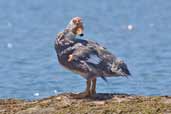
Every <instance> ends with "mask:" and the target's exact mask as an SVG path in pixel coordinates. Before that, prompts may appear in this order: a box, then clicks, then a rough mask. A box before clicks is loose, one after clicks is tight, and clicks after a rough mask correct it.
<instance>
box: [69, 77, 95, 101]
mask: <svg viewBox="0 0 171 114" xmlns="http://www.w3.org/2000/svg"><path fill="white" fill-rule="evenodd" d="M91 82H92V85H91ZM94 94H96V78H95V79H93V80H87V88H86V90H85V91H84V92H81V93H79V94H72V97H73V98H76V99H81V98H86V97H91V96H93V95H94Z"/></svg>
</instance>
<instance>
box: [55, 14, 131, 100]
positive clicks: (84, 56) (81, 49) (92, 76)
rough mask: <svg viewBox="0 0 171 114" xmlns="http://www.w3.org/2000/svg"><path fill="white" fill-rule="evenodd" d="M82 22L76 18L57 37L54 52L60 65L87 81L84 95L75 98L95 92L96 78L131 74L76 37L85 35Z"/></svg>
mask: <svg viewBox="0 0 171 114" xmlns="http://www.w3.org/2000/svg"><path fill="white" fill-rule="evenodd" d="M83 30H84V27H83V22H82V19H81V18H80V17H75V18H73V19H72V20H71V21H70V22H69V24H68V26H67V27H66V29H65V30H64V31H63V32H60V33H59V34H58V35H57V38H56V41H55V50H56V53H57V58H58V61H59V63H60V64H61V65H62V66H64V67H65V68H66V69H68V70H71V71H73V72H75V73H78V74H80V75H81V76H82V77H84V78H85V79H86V80H87V81H86V90H85V92H82V93H79V94H74V95H75V97H76V98H83V97H89V96H92V95H94V94H95V93H96V78H97V77H101V78H102V79H104V80H105V81H106V77H113V76H114V77H115V76H125V77H127V76H128V75H130V72H129V70H128V68H127V65H126V64H125V63H124V61H123V60H121V59H119V58H117V57H116V56H115V55H113V54H112V53H110V52H109V51H108V50H107V49H106V48H104V47H103V46H101V45H99V44H98V43H96V42H93V41H89V40H84V39H80V38H77V37H76V36H83V35H84V34H83Z"/></svg>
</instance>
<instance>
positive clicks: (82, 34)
mask: <svg viewBox="0 0 171 114" xmlns="http://www.w3.org/2000/svg"><path fill="white" fill-rule="evenodd" d="M76 34H78V35H79V36H84V33H83V28H77V31H76Z"/></svg>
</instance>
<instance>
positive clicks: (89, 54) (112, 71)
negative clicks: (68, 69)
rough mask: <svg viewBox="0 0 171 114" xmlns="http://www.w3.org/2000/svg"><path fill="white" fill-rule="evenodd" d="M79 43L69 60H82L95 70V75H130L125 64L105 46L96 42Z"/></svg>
mask: <svg viewBox="0 0 171 114" xmlns="http://www.w3.org/2000/svg"><path fill="white" fill-rule="evenodd" d="M77 43H79V48H76V49H75V50H74V51H73V53H72V54H71V55H72V56H71V58H72V59H71V60H75V61H80V62H84V64H85V65H86V66H87V67H88V66H90V67H89V68H90V71H91V70H93V71H94V70H96V71H95V72H96V73H97V76H103V77H105V76H120V75H121V76H127V75H130V73H129V70H128V68H127V66H126V64H125V63H124V62H123V61H122V60H120V59H118V58H117V57H116V56H115V55H113V54H111V53H110V52H109V51H108V50H107V49H106V48H104V47H103V46H101V45H99V44H98V43H96V42H92V41H87V43H86V44H83V43H81V42H77Z"/></svg>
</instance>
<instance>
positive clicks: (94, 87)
mask: <svg viewBox="0 0 171 114" xmlns="http://www.w3.org/2000/svg"><path fill="white" fill-rule="evenodd" d="M90 93H91V95H94V94H96V78H95V79H93V80H92V87H91V90H90Z"/></svg>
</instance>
